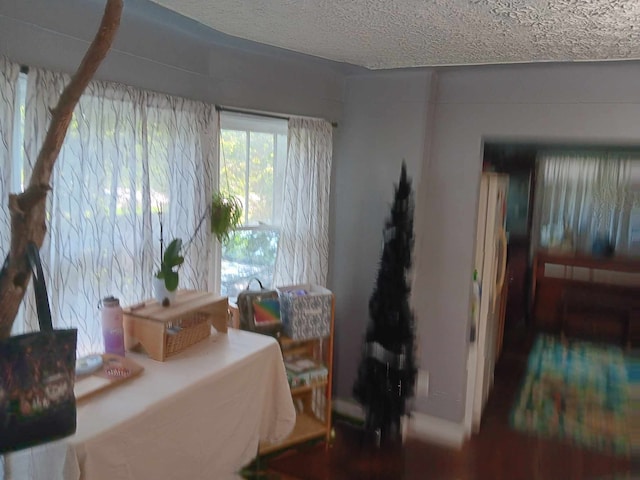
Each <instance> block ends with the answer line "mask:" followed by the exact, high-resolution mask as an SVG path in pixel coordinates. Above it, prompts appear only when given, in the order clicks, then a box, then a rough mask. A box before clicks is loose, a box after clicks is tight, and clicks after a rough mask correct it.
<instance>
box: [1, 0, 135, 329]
mask: <svg viewBox="0 0 640 480" xmlns="http://www.w3.org/2000/svg"><path fill="white" fill-rule="evenodd" d="M122 8H123V0H107V4H106V6H105V9H104V13H103V15H102V21H101V23H100V28H99V29H98V32H97V33H96V36H95V38H94V39H93V41H92V42H91V45H90V46H89V49H88V50H87V52H86V53H85V55H84V58H83V59H82V62H81V63H80V66H79V67H78V70H76V73H75V74H74V75H73V77H72V78H71V81H70V82H69V84H68V85H67V86H66V87H65V89H64V90H63V92H62V94H61V95H60V99H59V100H58V104H57V105H56V107H55V108H53V109H52V110H51V114H52V116H51V121H50V123H49V129H48V130H47V135H46V137H45V139H44V142H43V144H42V148H41V149H40V152H39V153H38V158H37V160H36V163H35V165H34V167H33V172H32V173H31V179H30V180H29V185H28V187H27V188H26V189H25V191H24V192H22V193H20V194H11V195H9V212H10V214H11V247H10V251H9V263H8V265H7V266H6V268H5V269H4V270H2V272H1V273H0V339H1V338H6V337H8V336H9V335H10V333H11V327H12V326H13V322H14V320H15V317H16V314H17V313H18V309H19V307H20V303H21V302H22V298H23V297H24V294H25V291H26V288H27V285H28V284H29V278H30V276H31V274H30V269H29V265H28V264H27V260H26V257H25V249H26V245H27V243H28V242H34V243H35V244H36V245H38V247H41V246H42V243H43V242H44V237H45V234H46V232H47V227H46V224H45V208H46V200H47V192H48V191H49V190H50V187H49V181H50V180H51V172H52V170H53V166H54V164H55V162H56V160H57V158H58V154H59V153H60V148H61V147H62V142H63V141H64V138H65V136H66V134H67V129H68V127H69V123H70V122H71V118H72V116H73V110H74V109H75V107H76V105H77V103H78V101H79V100H80V96H81V95H82V92H84V90H85V88H86V87H87V85H88V83H89V81H90V80H91V79H92V78H93V75H94V74H95V72H96V70H97V69H98V67H99V66H100V64H101V63H102V60H104V58H105V56H106V55H107V52H108V51H109V49H110V48H111V44H112V43H113V39H114V38H115V35H116V32H117V31H118V27H119V26H120V17H121V15H122Z"/></svg>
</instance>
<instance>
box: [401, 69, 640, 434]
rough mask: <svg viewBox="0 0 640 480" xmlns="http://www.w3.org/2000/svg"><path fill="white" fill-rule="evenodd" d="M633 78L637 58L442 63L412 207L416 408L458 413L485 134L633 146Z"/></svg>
mask: <svg viewBox="0 0 640 480" xmlns="http://www.w3.org/2000/svg"><path fill="white" fill-rule="evenodd" d="M638 78H640V63H638V62H629V63H601V64H598V65H596V64H566V65H553V64H538V65H517V66H504V67H497V66H496V67H469V68H456V69H446V70H442V71H440V72H439V74H438V96H437V101H436V105H435V114H434V126H433V137H432V139H431V141H432V147H431V150H430V153H429V155H428V156H429V157H430V161H429V164H428V168H426V169H424V170H423V175H424V177H423V180H422V182H421V183H420V189H421V192H420V193H421V195H420V202H419V204H418V206H417V209H416V216H417V217H419V218H420V219H421V225H423V227H424V228H422V229H420V231H417V232H416V234H417V239H416V240H417V243H416V248H417V249H419V250H420V254H419V259H420V260H419V264H418V265H416V283H415V285H414V306H415V308H416V313H417V314H418V323H419V330H420V335H421V344H420V349H421V352H422V358H421V365H422V367H423V368H426V369H428V370H429V372H430V392H431V394H430V396H429V397H428V398H426V399H417V401H416V405H415V409H416V411H419V412H422V413H426V414H430V415H433V416H437V417H440V418H444V419H447V420H451V421H454V422H460V421H462V418H463V414H464V411H463V410H464V408H463V406H464V397H465V385H466V371H465V370H466V356H467V355H466V351H467V336H468V333H467V332H468V323H469V318H468V317H469V299H470V289H471V283H470V280H471V274H472V264H473V255H472V252H473V249H474V241H475V238H474V237H475V224H476V219H477V210H476V208H477V207H476V203H477V198H478V188H479V181H480V172H481V166H482V165H481V160H482V144H483V140H485V139H492V140H507V141H520V140H522V141H533V142H536V141H540V142H544V143H552V142H558V143H568V144H571V143H578V142H579V143H583V144H584V143H587V144H589V143H595V144H616V145H620V144H622V145H630V144H635V145H637V144H638V141H639V140H640V82H638ZM415 292H420V295H416V294H415Z"/></svg>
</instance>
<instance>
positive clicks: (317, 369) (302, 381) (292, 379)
mask: <svg viewBox="0 0 640 480" xmlns="http://www.w3.org/2000/svg"><path fill="white" fill-rule="evenodd" d="M284 366H285V369H286V371H287V379H288V380H289V386H290V387H291V388H297V387H304V386H307V385H314V384H317V383H322V382H325V381H326V380H327V376H328V373H329V371H328V369H327V367H326V366H325V365H323V364H322V363H320V362H316V361H315V360H313V359H311V358H309V357H291V358H286V359H285V361H284Z"/></svg>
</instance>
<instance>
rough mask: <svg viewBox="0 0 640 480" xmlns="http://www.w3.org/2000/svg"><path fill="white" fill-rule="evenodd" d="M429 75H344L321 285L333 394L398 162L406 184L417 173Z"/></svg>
mask: <svg viewBox="0 0 640 480" xmlns="http://www.w3.org/2000/svg"><path fill="white" fill-rule="evenodd" d="M430 78H431V73H430V72H429V71H426V70H415V71H396V72H378V73H370V74H366V75H358V76H354V77H350V78H349V79H348V81H347V84H346V90H345V96H344V111H343V118H342V121H341V122H340V127H339V129H338V137H337V140H336V147H335V152H336V154H335V158H334V177H335V178H334V181H333V190H332V197H333V202H332V203H333V205H334V213H333V218H334V222H333V233H332V241H331V245H332V249H331V256H332V258H331V271H330V285H329V287H330V288H331V289H332V290H333V291H334V293H335V294H336V319H335V322H336V323H335V324H336V340H335V341H336V344H335V349H334V351H335V365H336V368H335V370H334V374H335V396H337V397H339V398H341V399H348V398H350V397H351V390H352V386H353V382H354V380H355V375H356V370H357V368H358V364H359V361H360V352H361V347H362V342H363V339H364V332H365V327H366V325H367V323H368V321H369V310H368V305H369V297H370V296H371V294H372V293H373V287H374V284H375V278H376V275H377V272H378V266H379V261H380V257H381V254H382V231H383V228H384V222H385V220H386V218H387V217H388V215H389V213H390V207H391V203H392V201H393V194H394V185H396V184H397V183H398V180H399V178H400V167H401V165H402V160H403V159H404V160H405V161H406V164H407V174H408V176H409V177H411V178H412V180H413V185H414V189H415V188H416V187H417V185H416V184H417V182H418V179H419V178H420V176H421V169H422V165H423V161H424V140H425V133H426V130H427V126H426V121H427V104H428V94H429V86H430Z"/></svg>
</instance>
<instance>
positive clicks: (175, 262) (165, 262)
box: [153, 238, 184, 305]
mask: <svg viewBox="0 0 640 480" xmlns="http://www.w3.org/2000/svg"><path fill="white" fill-rule="evenodd" d="M181 249H182V239H180V238H174V239H173V240H172V241H171V243H169V245H168V246H167V249H166V250H165V251H164V254H162V252H161V253H160V254H161V261H160V268H159V270H158V271H157V272H156V275H155V277H154V279H153V289H154V292H155V296H156V300H158V301H159V302H161V303H162V304H163V305H169V304H171V302H173V300H174V299H175V296H176V290H177V289H178V281H179V278H180V277H179V274H178V269H179V268H180V266H181V265H182V263H183V262H184V257H183V256H182V255H180V250H181Z"/></svg>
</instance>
